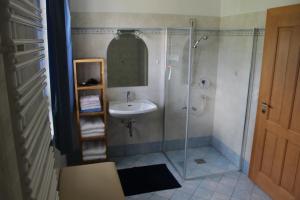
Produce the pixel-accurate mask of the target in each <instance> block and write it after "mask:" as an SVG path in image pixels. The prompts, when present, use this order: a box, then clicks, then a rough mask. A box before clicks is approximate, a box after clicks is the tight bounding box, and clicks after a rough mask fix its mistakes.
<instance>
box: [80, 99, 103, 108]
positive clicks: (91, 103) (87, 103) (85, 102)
mask: <svg viewBox="0 0 300 200" xmlns="http://www.w3.org/2000/svg"><path fill="white" fill-rule="evenodd" d="M80 109H81V111H82V112H87V111H90V110H93V111H94V110H96V111H101V103H100V97H99V95H88V96H81V97H80ZM94 112H95V111H94Z"/></svg>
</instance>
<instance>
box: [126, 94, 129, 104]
mask: <svg viewBox="0 0 300 200" xmlns="http://www.w3.org/2000/svg"><path fill="white" fill-rule="evenodd" d="M129 96H130V91H127V96H126V101H127V103H128V102H129Z"/></svg>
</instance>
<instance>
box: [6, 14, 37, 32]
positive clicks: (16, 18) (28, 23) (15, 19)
mask: <svg viewBox="0 0 300 200" xmlns="http://www.w3.org/2000/svg"><path fill="white" fill-rule="evenodd" d="M10 20H11V21H12V22H15V23H17V24H22V25H24V26H29V27H32V28H35V29H38V30H42V29H43V25H42V24H41V23H40V22H35V21H32V20H28V19H26V18H24V17H22V16H18V15H15V14H10Z"/></svg>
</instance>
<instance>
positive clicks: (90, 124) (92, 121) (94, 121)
mask: <svg viewBox="0 0 300 200" xmlns="http://www.w3.org/2000/svg"><path fill="white" fill-rule="evenodd" d="M104 127H105V125H104V122H103V120H102V119H101V118H100V117H93V118H81V119H80V129H81V131H88V130H95V129H104Z"/></svg>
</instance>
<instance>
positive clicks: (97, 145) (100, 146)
mask: <svg viewBox="0 0 300 200" xmlns="http://www.w3.org/2000/svg"><path fill="white" fill-rule="evenodd" d="M105 152H106V145H105V143H104V142H85V143H83V144H82V155H84V156H88V155H100V154H104V153H105Z"/></svg>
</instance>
